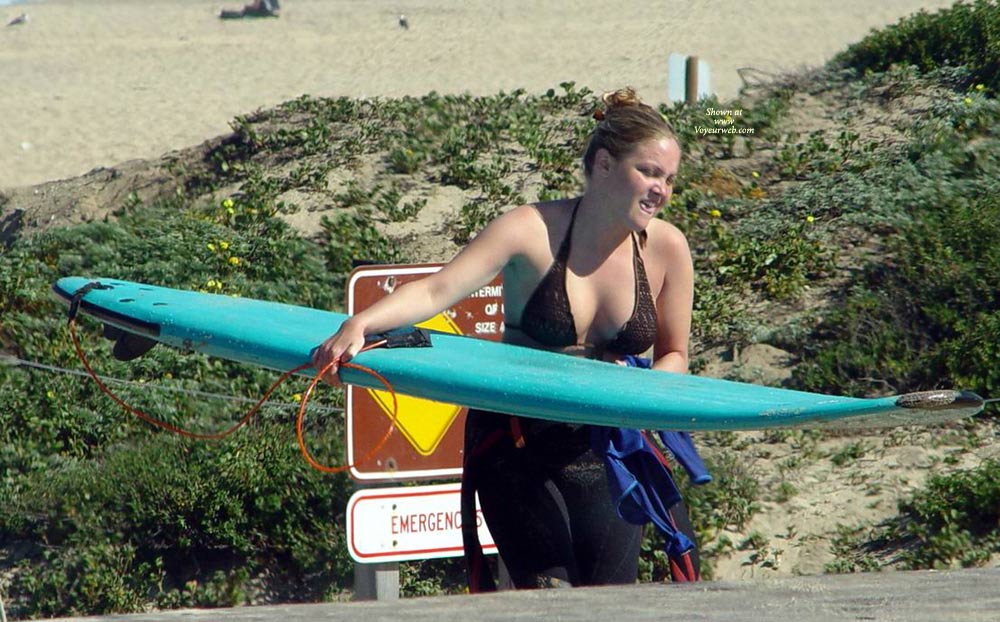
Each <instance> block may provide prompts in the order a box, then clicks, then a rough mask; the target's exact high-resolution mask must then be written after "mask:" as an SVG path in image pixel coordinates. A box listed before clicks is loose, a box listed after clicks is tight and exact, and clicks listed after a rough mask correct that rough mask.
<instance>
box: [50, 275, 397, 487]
mask: <svg viewBox="0 0 1000 622" xmlns="http://www.w3.org/2000/svg"><path fill="white" fill-rule="evenodd" d="M92 285H93V284H92ZM82 289H85V290H86V291H82V292H77V293H76V295H75V296H74V300H73V302H74V303H75V304H71V306H70V313H69V320H68V321H67V326H68V327H69V334H70V338H71V339H72V341H73V347H74V349H75V350H76V355H77V357H78V358H79V359H80V362H81V363H82V364H83V368H84V369H85V370H86V371H87V375H89V376H90V377H91V378H92V379H93V380H94V382H95V383H97V387H98V388H99V389H100V390H101V392H102V393H104V394H105V395H107V396H108V397H110V398H111V399H112V401H114V402H115V403H116V404H118V405H119V406H121V407H122V408H124V409H125V410H126V411H127V412H128V413H130V414H131V415H133V416H135V417H137V418H138V419H140V420H141V421H144V422H145V423H147V424H149V425H151V426H153V427H157V428H160V429H163V430H166V431H168V432H171V433H173V434H177V435H180V436H183V437H185V438H190V439H194V440H211V441H216V440H221V439H224V438H226V437H227V436H229V435H231V434H233V433H234V432H236V431H237V430H239V429H240V428H242V427H243V426H245V425H246V424H248V423H250V420H251V419H253V417H254V415H256V414H257V411H258V410H260V408H261V407H262V406H263V405H264V404H265V403H266V402H267V401H268V399H270V397H271V394H272V393H274V391H275V390H276V389H277V388H278V387H279V386H281V384H282V383H284V382H285V381H286V380H288V379H289V378H291V377H292V376H293V375H295V374H297V373H298V372H301V371H304V370H306V369H309V368H310V367H312V363H303V364H302V365H299V366H298V367H296V368H294V369H290V370H288V371H286V372H285V373H283V374H282V375H281V377H279V378H278V379H277V380H276V381H275V382H274V383H273V384H272V385H271V386H270V387H269V388H268V389H267V391H265V392H264V395H263V396H262V397H261V398H260V399H259V400H257V402H256V403H255V404H254V405H253V406H251V407H250V409H249V410H248V411H247V413H246V414H245V415H243V417H242V418H241V419H240V420H239V421H238V422H237V423H235V424H234V425H232V426H230V427H229V428H227V429H225V430H222V431H220V432H208V433H204V432H192V431H190V430H185V429H184V428H181V427H179V426H176V425H173V424H171V423H168V422H166V421H163V420H161V419H157V418H156V417H154V416H152V415H150V414H148V413H146V412H144V411H142V410H140V409H138V408H136V407H134V406H132V405H130V404H128V403H126V402H125V400H123V399H122V398H120V397H119V396H118V395H117V394H116V393H115V392H114V391H112V390H111V389H110V388H109V387H108V386H107V385H106V384H105V383H104V382H103V381H102V380H101V378H100V376H98V375H97V373H96V372H94V370H93V368H92V367H91V365H90V361H89V360H88V359H87V356H86V354H84V352H83V348H82V346H81V345H80V338H79V335H78V334H77V330H76V317H77V314H78V311H79V303H80V300H81V299H82V298H83V295H85V294H86V293H87V292H88V291H90V290H91V289H100V287H97V286H95V287H89V288H88V287H87V286H85V287H84V288H82ZM387 343H388V342H387V340H386V339H379V340H376V341H372V342H370V343H367V344H366V345H365V347H363V348H362V349H361V350H360V352H365V351H367V350H372V349H374V348H379V347H384V346H386V344H387ZM360 352H359V353H360ZM335 364H337V361H332V362H330V364H328V365H327V366H326V367H324V368H323V369H322V370H320V371H319V372H318V373H317V374H316V375H315V376H314V377H313V379H312V381H311V382H310V383H309V387H308V388H307V389H306V392H305V393H304V394H303V395H302V399H301V401H300V403H299V413H298V417H297V419H296V423H295V433H296V438H297V440H298V444H299V451H300V452H301V453H302V456H303V457H304V458H305V460H306V462H307V463H308V464H309V466H310V467H312V468H313V469H316V470H317V471H320V472H323V473H342V472H344V471H346V470H348V469H350V468H352V467H357V466H359V465H361V464H364V463H366V462H368V461H369V460H371V459H372V458H373V457H374V455H375V454H376V453H378V452H379V451H380V450H381V449H382V447H384V446H385V444H386V443H387V442H388V441H389V437H390V436H392V433H393V431H394V430H395V429H396V420H397V416H398V412H399V403H398V401H397V399H396V391H395V389H394V388H393V386H392V384H391V383H390V382H389V381H388V380H387V379H386V378H385V377H384V376H382V374H380V373H378V372H377V371H375V370H374V369H371V368H368V367H365V366H364V365H359V364H357V363H350V362H343V363H340V367H347V368H350V369H356V370H358V371H361V372H364V373H366V374H369V375H371V376H373V377H374V378H375V379H376V380H378V381H379V382H380V383H382V385H383V386H385V388H386V390H387V391H388V392H389V395H390V396H391V397H392V414H391V415H390V417H389V428H388V429H387V430H386V432H385V434H383V435H382V438H381V439H380V440H379V441H378V442H377V443H375V445H374V446H373V447H372V448H371V449H370V450H369V451H368V452H367V453H366V454H365V455H364V456H362V458H361V459H360V460H357V461H355V462H354V463H353V464H345V465H341V466H335V467H333V466H327V465H324V464H321V463H320V462H318V461H317V460H316V459H315V458H313V457H312V454H311V453H310V452H309V449H308V448H307V447H306V442H305V434H304V431H303V428H304V425H303V424H304V421H305V413H306V406H307V404H308V403H309V399H310V397H311V396H312V393H313V391H314V390H315V388H316V385H317V384H319V381H320V380H321V379H322V378H323V376H324V375H326V373H327V372H329V371H330V369H331V368H332V367H333V366H334V365H335Z"/></svg>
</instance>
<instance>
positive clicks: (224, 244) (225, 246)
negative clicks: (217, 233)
mask: <svg viewBox="0 0 1000 622" xmlns="http://www.w3.org/2000/svg"><path fill="white" fill-rule="evenodd" d="M219 248H221V249H222V250H226V249H228V248H229V242H219Z"/></svg>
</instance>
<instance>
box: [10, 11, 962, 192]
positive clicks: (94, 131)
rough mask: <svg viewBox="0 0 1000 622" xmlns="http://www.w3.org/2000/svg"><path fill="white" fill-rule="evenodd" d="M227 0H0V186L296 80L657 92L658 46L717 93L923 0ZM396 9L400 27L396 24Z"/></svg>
mask: <svg viewBox="0 0 1000 622" xmlns="http://www.w3.org/2000/svg"><path fill="white" fill-rule="evenodd" d="M242 1H243V0H233V1H232V2H227V1H226V0H86V1H85V0H78V1H74V0H44V1H43V0H37V1H29V2H25V3H17V4H12V5H11V4H8V3H9V0H8V3H3V2H0V24H6V23H7V22H8V21H10V20H11V19H13V18H14V17H16V16H18V15H20V14H21V13H28V14H29V15H30V20H29V21H28V22H27V23H25V24H20V25H16V26H9V27H0V83H2V84H3V87H2V88H0V119H2V122H0V189H2V188H9V187H14V186H23V185H30V184H36V183H40V182H43V181H48V180H52V179H59V178H64V177H70V176H75V175H79V174H81V173H84V172H86V171H88V170H90V169H92V168H94V167H98V166H109V165H113V164H115V163H118V162H121V161H125V160H128V159H133V158H150V157H157V156H160V155H162V154H163V153H166V152H168V151H170V150H173V149H177V148H181V147H184V146H189V145H193V144H197V143H199V142H201V141H203V140H205V139H207V138H210V137H213V136H216V135H218V134H221V133H224V132H226V131H227V130H228V123H229V121H230V120H231V119H232V118H233V117H234V116H235V115H238V114H242V113H247V112H250V111H253V110H255V109H257V108H260V107H268V106H273V105H275V104H278V103H280V102H282V101H285V100H288V99H292V98H294V97H297V96H299V95H302V94H304V93H308V94H311V95H316V96H339V95H348V96H353V97H373V96H399V95H421V94H424V93H427V92H428V91H431V90H437V91H438V92H450V93H460V92H469V93H473V94H489V93H496V92H498V91H500V90H508V91H509V90H512V89H515V88H525V89H527V90H528V91H529V92H541V91H544V90H545V89H547V88H550V87H557V86H558V84H559V83H560V82H562V81H568V80H571V81H574V82H576V83H577V84H578V85H583V86H588V87H590V88H592V89H594V90H605V89H611V88H616V87H618V86H621V85H624V84H630V85H633V86H635V87H636V88H638V89H639V91H640V94H642V95H643V96H644V97H645V98H646V99H647V100H650V101H654V102H659V101H664V100H665V99H666V79H667V78H666V71H667V57H668V56H669V54H670V53H671V52H681V53H686V54H697V55H699V56H700V57H701V58H703V59H704V60H706V61H707V62H708V63H709V64H710V66H711V68H712V74H713V86H714V88H715V90H716V91H717V92H718V94H719V95H720V96H721V97H724V98H725V97H732V96H735V95H736V94H737V92H738V89H739V87H740V79H739V76H738V75H737V72H736V71H737V69H738V68H740V67H755V68H758V69H761V70H764V71H780V70H790V69H795V68H798V67H801V66H808V65H818V64H821V63H823V62H824V61H825V60H827V59H828V58H829V57H830V56H831V55H832V54H834V53H836V52H837V51H839V50H841V49H843V48H844V47H845V46H846V45H847V44H848V43H850V42H853V41H856V40H858V39H859V38H861V37H862V36H864V34H865V33H867V32H868V31H869V30H870V29H871V28H873V27H879V26H883V25H885V24H889V23H893V22H895V21H897V20H898V19H899V18H900V17H902V16H904V15H907V14H909V13H912V12H914V11H916V10H918V9H921V8H925V9H928V10H936V9H938V8H941V7H944V6H947V5H949V4H951V3H950V2H947V1H934V0H885V1H884V2H881V3H877V4H876V3H873V2H870V1H862V0H843V1H842V2H837V3H830V2H820V1H817V0H742V1H737V0H716V1H711V0H675V1H665V0H647V1H643V2H636V1H632V0H622V1H621V2H616V3H612V2H606V1H597V0H576V1H574V2H566V1H556V0H537V1H535V0H501V1H499V2H498V1H496V0H392V1H388V0H367V1H363V0H287V1H286V2H285V3H284V7H283V8H284V10H283V12H282V15H281V17H280V18H278V19H257V20H232V21H223V20H219V19H217V17H216V15H217V14H218V12H219V10H220V9H221V8H223V7H230V8H238V7H239V6H241V4H242ZM400 13H405V14H406V15H407V18H408V20H409V23H410V28H409V29H408V30H403V29H402V28H400V27H399V24H398V21H397V20H398V16H399V14H400Z"/></svg>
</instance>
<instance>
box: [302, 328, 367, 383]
mask: <svg viewBox="0 0 1000 622" xmlns="http://www.w3.org/2000/svg"><path fill="white" fill-rule="evenodd" d="M364 345H365V331H364V327H363V326H360V325H359V324H358V323H357V322H355V321H353V318H349V319H348V320H347V321H345V322H344V323H343V324H341V326H340V330H338V331H337V332H336V333H334V334H333V335H331V336H330V337H329V338H328V339H327V340H326V341H324V342H323V343H321V344H320V345H319V347H318V348H316V349H315V350H314V351H313V356H312V363H313V367H314V368H315V369H316V371H317V372H323V370H324V369H326V367H327V366H329V369H327V370H326V372H325V373H323V381H324V382H326V383H328V384H331V385H333V386H340V385H341V384H342V383H341V382H340V378H339V376H338V375H337V372H338V370H339V369H340V365H341V364H342V363H346V362H347V361H350V360H351V359H352V358H354V355H355V354H357V353H358V352H360V351H361V348H363V347H364Z"/></svg>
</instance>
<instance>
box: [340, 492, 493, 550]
mask: <svg viewBox="0 0 1000 622" xmlns="http://www.w3.org/2000/svg"><path fill="white" fill-rule="evenodd" d="M460 493H461V484H438V485H433V486H411V487H403V488H369V489H364V490H359V491H358V492H356V493H354V494H353V495H352V496H351V499H350V501H348V502H347V550H348V551H349V552H350V554H351V557H352V558H354V561H356V562H359V563H377V562H391V561H406V560H411V559H435V558H440V557H458V556H460V555H462V510H461V499H460ZM476 525H477V526H478V530H479V541H480V542H481V543H482V545H483V552H484V553H487V554H489V553H496V545H495V544H494V543H493V537H492V536H491V535H490V532H489V530H487V528H486V521H484V520H483V514H482V511H481V510H480V509H479V500H478V499H476Z"/></svg>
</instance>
